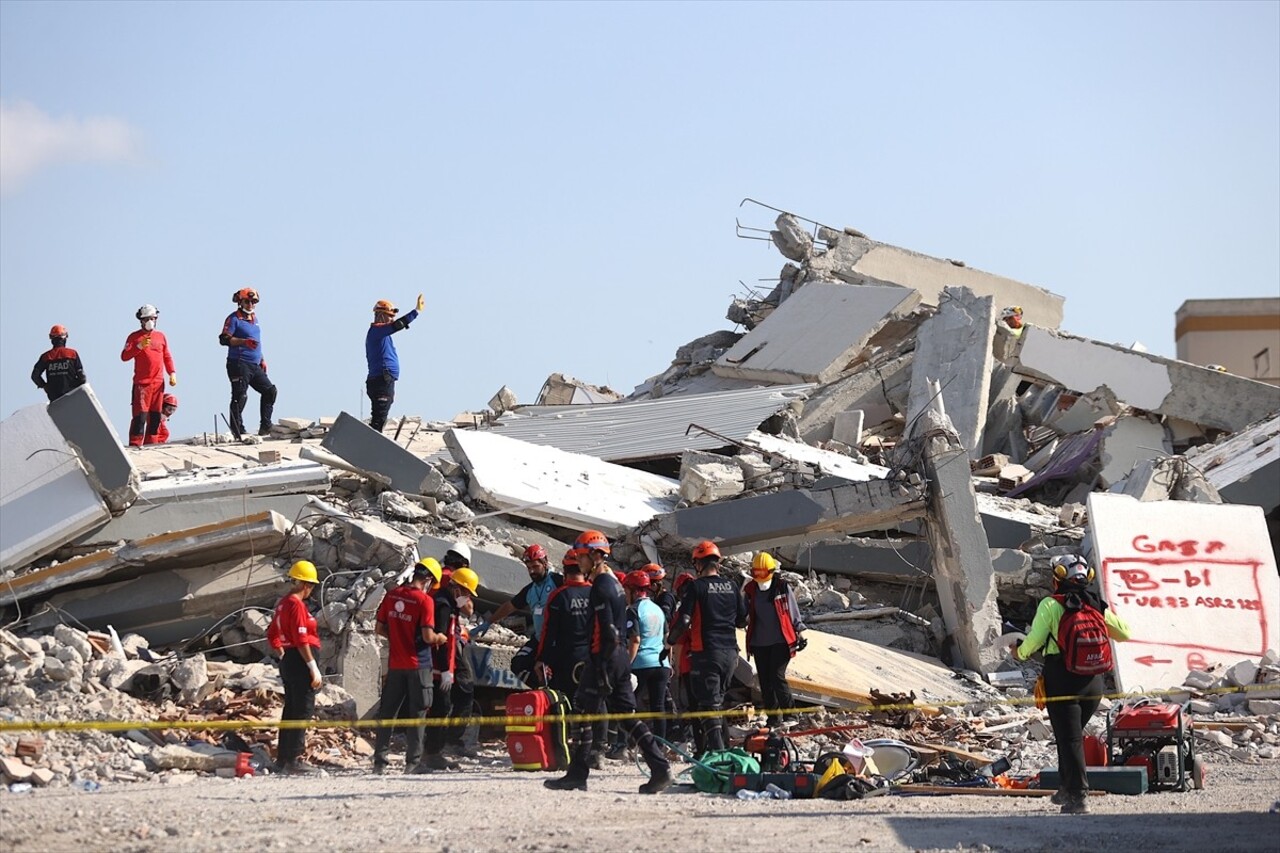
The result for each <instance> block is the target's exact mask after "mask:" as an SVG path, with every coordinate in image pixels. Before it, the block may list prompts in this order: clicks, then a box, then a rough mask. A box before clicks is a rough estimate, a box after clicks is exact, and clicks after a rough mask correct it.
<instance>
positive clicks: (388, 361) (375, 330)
mask: <svg viewBox="0 0 1280 853" xmlns="http://www.w3.org/2000/svg"><path fill="white" fill-rule="evenodd" d="M416 319H418V309H417V308H414V309H413V310H412V311H410V312H409V313H408V314H405V315H404V316H403V317H401V318H399V319H397V320H393V321H392V322H390V323H370V324H369V331H368V332H367V333H366V334H365V336H364V357H365V360H366V361H368V362H369V378H371V379H372V378H373V377H376V376H381V375H382V374H384V373H390V374H391V378H392V379H399V378H400V356H398V355H396V345H395V342H394V341H392V340H391V336H392V335H394V334H395V333H396V332H398V331H400V330H401V329H407V328H409V324H410V323H412V322H413V321H414V320H416Z"/></svg>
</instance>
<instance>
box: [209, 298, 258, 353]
mask: <svg viewBox="0 0 1280 853" xmlns="http://www.w3.org/2000/svg"><path fill="white" fill-rule="evenodd" d="M232 338H251V339H253V340H255V341H257V342H258V346H257V348H256V349H249V348H248V347H244V346H232V345H231V339H232ZM218 343H220V344H222V345H223V346H224V347H226V348H227V361H247V362H249V363H250V364H262V327H261V326H259V325H258V315H257V314H250V315H249V316H248V317H246V316H244V315H243V314H241V313H240V312H239V311H232V312H231V315H230V316H229V317H227V322H225V323H223V324H222V334H221V335H218Z"/></svg>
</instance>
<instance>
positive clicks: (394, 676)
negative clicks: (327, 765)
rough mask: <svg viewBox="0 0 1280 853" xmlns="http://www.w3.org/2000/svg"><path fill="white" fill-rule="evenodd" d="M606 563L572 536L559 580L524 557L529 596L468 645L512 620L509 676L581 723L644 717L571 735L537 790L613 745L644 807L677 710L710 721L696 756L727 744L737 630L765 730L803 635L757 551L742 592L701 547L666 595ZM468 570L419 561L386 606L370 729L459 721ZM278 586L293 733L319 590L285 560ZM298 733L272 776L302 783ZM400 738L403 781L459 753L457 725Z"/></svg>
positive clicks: (641, 574)
mask: <svg viewBox="0 0 1280 853" xmlns="http://www.w3.org/2000/svg"><path fill="white" fill-rule="evenodd" d="M610 554H611V548H610V545H609V540H608V538H607V537H606V536H605V535H604V534H603V533H601V532H599V531H596V530H588V531H585V532H584V533H583V534H582V535H581V536H579V537H578V539H577V540H576V542H575V543H574V545H573V547H572V548H571V549H570V550H569V551H568V552H567V553H566V554H565V555H564V559H563V561H562V568H563V574H561V573H557V572H553V571H551V570H550V561H549V555H548V554H547V551H546V549H545V548H543V547H542V546H541V545H531V546H529V547H528V548H527V549H526V550H525V552H524V555H523V561H524V564H525V567H526V568H527V570H528V572H529V583H528V584H527V585H526V586H525V587H523V588H522V589H521V590H520V591H519V592H518V593H517V594H516V595H515V596H514V597H512V598H511V600H509V601H507V602H505V603H503V604H502V605H501V606H500V607H499V608H498V609H497V610H496V611H495V612H494V613H492V614H491V615H490V616H489V617H487V618H483V619H481V620H480V621H479V624H478V625H477V627H476V628H475V630H474V631H473V632H471V636H474V637H477V638H478V637H480V636H482V635H483V634H484V633H485V632H486V631H488V630H489V629H490V627H491V625H492V624H494V623H495V622H497V621H500V620H503V619H506V618H508V617H509V616H511V615H512V614H514V613H522V614H524V615H526V617H527V619H528V622H529V626H530V628H531V631H532V634H533V639H532V640H530V641H529V642H528V643H527V644H526V645H525V646H524V647H523V648H522V649H521V650H520V652H519V653H518V654H516V656H515V657H514V658H513V659H512V663H511V668H512V671H513V672H514V673H515V675H516V676H517V677H519V678H521V679H522V680H523V681H525V682H526V683H527V684H530V685H538V686H545V687H549V688H551V689H553V690H558V691H561V692H562V693H564V694H566V695H568V696H572V699H573V708H574V710H575V711H576V712H578V713H579V714H599V713H601V712H608V713H609V714H619V715H622V714H629V713H633V712H635V711H636V710H637V707H638V706H639V708H640V710H643V711H649V712H652V713H653V714H654V715H655V717H654V722H653V727H652V728H651V727H650V726H649V724H647V723H645V722H643V721H641V720H636V719H623V720H621V721H620V723H619V724H618V727H617V729H616V730H615V732H614V733H612V734H611V733H609V731H608V728H607V727H606V726H605V724H604V723H590V722H584V723H580V724H578V725H577V727H576V730H575V731H574V738H573V740H574V748H573V751H572V759H571V761H570V764H569V767H568V770H567V772H566V774H565V775H564V776H563V777H560V778H555V779H549V780H547V781H546V783H545V784H546V785H547V787H549V788H554V789H563V790H585V788H586V786H587V777H588V775H589V773H590V771H591V769H593V768H596V769H599V768H600V767H602V766H603V759H604V758H605V757H606V751H607V750H608V749H609V745H610V739H611V738H612V739H613V744H614V750H613V753H614V754H613V756H612V757H620V755H619V753H622V752H625V751H626V750H627V749H628V747H629V745H634V747H635V748H636V749H637V750H638V751H639V753H640V755H641V757H642V758H643V759H644V761H645V763H646V764H647V765H648V767H649V771H650V778H649V781H648V782H646V783H645V784H644V785H641V786H640V792H641V793H650V794H652V793H657V792H659V791H662V790H663V789H665V788H666V787H668V786H669V785H670V784H671V778H672V777H671V765H670V761H669V753H668V750H667V748H666V746H665V744H666V743H667V738H668V737H669V736H670V737H673V738H678V739H683V731H681V730H679V729H677V728H676V727H678V726H680V725H681V721H680V715H679V712H684V711H703V712H709V713H708V714H706V715H700V716H699V718H698V720H697V723H696V724H695V725H694V726H693V730H692V732H691V736H692V739H693V741H694V743H695V749H696V750H697V752H699V753H701V752H703V751H705V750H708V749H723V748H724V747H725V746H726V736H725V729H724V721H723V719H722V718H720V717H717V716H714V712H716V711H720V710H723V706H724V702H725V695H726V693H727V691H728V688H729V685H730V683H731V680H732V677H733V672H734V669H735V667H736V662H737V659H738V642H737V633H736V632H737V629H739V628H744V627H745V628H746V636H747V652H748V654H749V655H751V656H753V657H755V659H756V664H757V670H758V672H759V680H760V689H761V693H762V694H763V696H764V697H765V704H766V705H767V706H768V709H769V722H770V724H771V725H779V724H781V723H782V722H783V720H782V715H783V714H784V713H785V712H786V711H787V709H789V708H792V707H793V706H794V703H793V700H792V696H791V691H790V688H789V687H788V686H787V681H786V672H787V665H788V663H789V662H790V660H791V657H792V656H793V655H795V653H796V652H797V651H800V650H802V649H803V648H804V647H805V638H804V634H803V632H804V623H803V621H802V620H801V617H800V610H799V607H798V605H797V603H796V599H795V595H794V593H793V592H792V590H791V589H790V587H789V586H788V585H787V583H786V581H785V580H784V579H782V578H781V577H779V576H777V570H778V562H777V561H776V560H775V559H774V558H773V557H772V555H770V554H768V553H766V552H761V553H759V554H757V555H756V556H755V559H754V560H753V563H752V579H751V580H750V581H749V582H748V583H747V584H746V585H745V586H744V587H743V588H742V589H741V590H739V588H738V585H737V584H736V583H735V582H734V581H733V580H732V579H731V578H728V577H725V576H722V575H721V574H720V563H721V555H720V550H719V548H717V547H716V545H715V544H714V543H712V542H702V543H700V544H699V545H698V546H697V547H696V548H695V549H694V550H693V563H694V567H695V570H696V574H688V573H684V574H681V575H679V576H678V577H677V578H675V582H674V583H673V585H672V588H671V589H670V590H668V589H667V588H666V580H667V574H666V571H665V570H664V569H663V568H662V567H661V566H659V565H656V564H652V563H651V564H649V565H646V566H644V567H643V568H640V569H636V570H634V571H631V572H626V573H623V572H621V571H619V570H617V569H615V568H613V567H612V566H611V565H610V564H609V557H610ZM470 560H471V552H470V548H469V547H468V546H467V545H466V544H465V543H455V544H453V545H451V546H450V548H449V550H448V551H446V552H445V554H444V557H443V558H442V559H441V560H439V561H437V560H436V559H435V558H432V557H425V558H423V559H422V560H420V561H419V562H418V563H417V564H416V565H415V566H414V568H413V572H412V576H411V578H410V580H409V581H408V582H407V583H405V584H403V585H402V586H399V587H397V588H395V589H393V590H391V591H390V592H388V593H387V595H386V596H385V597H384V599H383V601H382V604H381V605H380V607H379V608H378V614H377V632H378V634H379V635H380V636H383V637H386V638H387V641H388V645H389V654H388V668H387V676H386V679H385V681H384V684H383V691H382V699H381V703H380V706H379V709H378V718H379V719H383V720H404V719H428V718H431V719H446V718H449V717H450V716H451V715H453V716H457V717H467V716H470V715H471V713H472V705H473V698H472V696H473V692H474V677H473V674H472V673H471V672H470V671H469V668H468V667H467V665H466V661H467V655H466V654H464V645H465V643H466V642H468V641H469V637H468V633H467V631H466V629H465V628H464V623H463V618H465V617H470V616H472V615H473V614H474V613H475V597H476V595H477V591H478V589H479V584H480V579H479V577H478V576H477V575H476V573H475V572H474V571H473V570H472V569H471V567H470ZM289 577H290V578H292V579H293V581H294V586H293V588H292V589H291V591H290V592H289V594H288V595H286V596H285V597H284V598H282V599H281V600H280V603H279V604H278V605H277V607H276V611H275V617H274V618H273V620H272V623H271V628H270V631H269V632H268V640H269V642H270V644H271V646H272V647H273V648H274V649H275V650H276V651H277V653H279V654H280V656H281V662H280V671H281V677H282V680H283V682H284V687H285V708H284V712H283V713H282V715H281V719H282V720H306V719H309V718H310V717H311V714H312V711H313V708H314V695H315V690H316V689H318V688H319V687H320V685H321V678H320V671H319V669H318V667H317V664H316V662H315V657H314V652H313V649H314V648H315V647H318V646H319V643H320V639H319V635H318V633H317V630H316V621H315V619H314V618H313V617H311V616H310V615H309V613H308V611H307V608H306V604H305V601H306V599H307V597H308V595H310V592H311V590H312V588H314V586H315V585H316V583H317V576H316V569H315V566H314V565H312V564H311V563H310V562H307V561H305V560H302V561H298V562H296V563H294V565H293V567H292V568H291V569H290V571H289ZM673 669H674V670H675V675H676V680H675V684H676V689H675V690H674V692H673V690H672V689H671V688H672V670H673ZM633 679H634V684H635V686H634V687H633ZM637 692H638V693H639V696H640V699H639V702H637V695H636V694H637ZM455 711H456V713H455ZM302 732H303V730H302V729H300V728H298V729H294V728H285V729H283V730H282V731H281V736H280V747H279V752H278V764H277V769H278V770H279V771H281V772H284V773H306V772H310V768H308V767H307V766H306V765H305V764H304V763H303V762H302V761H301V754H302V746H303V735H302ZM391 734H392V731H391V730H390V729H388V728H380V729H379V730H378V732H377V736H376V740H375V746H374V756H373V767H374V770H375V772H378V773H382V772H384V771H385V770H386V769H387V767H388V764H389V758H388V756H389V749H390V738H391ZM404 735H405V741H406V747H405V770H406V771H407V772H410V773H425V772H430V771H433V770H449V769H456V768H457V766H458V765H457V763H456V762H454V761H451V760H450V759H449V758H447V757H446V756H445V754H444V751H445V748H446V745H447V744H448V742H450V741H454V742H455V743H457V742H461V743H460V745H458V746H455V747H454V749H455V752H458V753H460V754H462V755H466V754H468V752H467V750H468V749H469V747H468V746H467V745H466V744H465V742H463V741H462V739H461V727H460V726H447V725H432V726H429V727H426V726H422V727H413V728H410V729H407V730H406V731H404ZM655 735H656V737H655ZM470 754H472V755H473V754H474V753H470Z"/></svg>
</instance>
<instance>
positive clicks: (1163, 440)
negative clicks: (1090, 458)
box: [1098, 418, 1173, 488]
mask: <svg viewBox="0 0 1280 853" xmlns="http://www.w3.org/2000/svg"><path fill="white" fill-rule="evenodd" d="M1098 450H1099V453H1098V456H1099V461H1100V462H1101V463H1102V473H1101V474H1099V476H1098V479H1099V482H1100V483H1101V485H1102V486H1103V488H1110V487H1111V486H1112V485H1114V484H1116V483H1118V482H1120V481H1121V480H1123V479H1124V478H1125V477H1126V476H1128V474H1129V472H1130V471H1131V470H1132V469H1133V466H1134V465H1136V464H1138V463H1139V462H1144V461H1147V460H1152V459H1159V458H1162V457H1165V456H1168V455H1169V454H1170V453H1172V452H1173V446H1172V445H1171V444H1170V443H1169V439H1168V437H1167V436H1166V435H1165V431H1164V427H1163V426H1161V425H1160V424H1158V423H1153V422H1151V421H1149V420H1147V419H1146V418H1120V419H1119V420H1117V421H1116V422H1115V423H1113V424H1112V425H1111V426H1109V427H1107V428H1106V429H1105V430H1103V437H1102V444H1101V445H1100V446H1099V449H1098Z"/></svg>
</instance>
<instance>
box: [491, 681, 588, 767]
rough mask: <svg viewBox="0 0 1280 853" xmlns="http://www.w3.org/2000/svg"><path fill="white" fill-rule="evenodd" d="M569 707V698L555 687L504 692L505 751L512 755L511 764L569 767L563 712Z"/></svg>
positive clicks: (516, 765)
mask: <svg viewBox="0 0 1280 853" xmlns="http://www.w3.org/2000/svg"><path fill="white" fill-rule="evenodd" d="M572 710H573V705H572V703H571V702H570V701H569V698H568V697H567V696H565V695H564V694H563V693H560V692H559V691H556V690H526V691H524V692H522V693H512V694H510V695H509V696H507V718H508V719H507V755H509V756H511V767H512V768H513V769H515V770H559V769H564V768H566V767H568V766H569V732H568V728H569V727H568V724H567V723H566V722H565V716H566V715H568V714H569V713H570V712H571V711H572ZM540 717H541V718H542V719H539V718H540Z"/></svg>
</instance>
